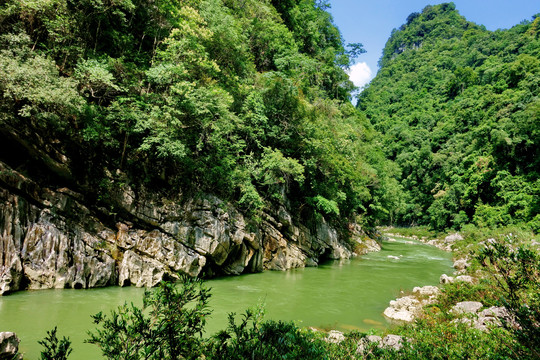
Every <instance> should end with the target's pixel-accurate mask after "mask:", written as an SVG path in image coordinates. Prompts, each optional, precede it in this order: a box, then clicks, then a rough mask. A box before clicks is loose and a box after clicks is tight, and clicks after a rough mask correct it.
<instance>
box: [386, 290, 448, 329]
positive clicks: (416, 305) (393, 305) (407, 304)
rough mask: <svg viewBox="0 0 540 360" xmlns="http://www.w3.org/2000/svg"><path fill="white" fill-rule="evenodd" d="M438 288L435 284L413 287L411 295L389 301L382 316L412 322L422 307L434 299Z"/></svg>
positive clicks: (438, 291)
mask: <svg viewBox="0 0 540 360" xmlns="http://www.w3.org/2000/svg"><path fill="white" fill-rule="evenodd" d="M439 293H440V289H439V288H438V287H436V286H423V287H415V288H414V289H413V295H410V296H403V297H400V298H398V299H396V300H391V301H390V306H388V307H387V308H386V309H385V310H384V316H386V317H387V318H389V319H391V320H396V321H404V322H412V321H414V319H415V318H416V316H418V314H419V313H420V312H421V311H422V307H423V306H425V305H429V304H432V303H434V302H435V301H436V299H437V296H438V294H439Z"/></svg>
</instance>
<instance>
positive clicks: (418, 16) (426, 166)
mask: <svg viewBox="0 0 540 360" xmlns="http://www.w3.org/2000/svg"><path fill="white" fill-rule="evenodd" d="M539 34H540V18H538V17H534V18H533V21H524V22H523V23H521V24H519V25H516V26H515V27H513V28H511V29H509V30H498V31H495V32H491V31H487V30H486V29H485V28H484V27H482V26H479V25H476V24H474V23H471V22H468V21H466V20H465V19H464V18H463V17H462V16H460V15H459V13H458V12H457V11H456V10H455V6H454V5H453V4H452V3H449V4H441V5H437V6H428V7H426V8H425V9H424V10H423V11H422V12H421V13H413V14H411V15H410V16H409V17H408V18H407V22H406V24H404V25H403V26H402V27H401V28H399V29H397V30H394V32H393V33H392V36H391V37H390V39H389V40H388V42H387V44H386V47H385V49H384V53H383V56H382V58H381V60H380V65H381V69H380V71H379V73H378V74H377V77H376V78H375V79H374V80H373V81H372V83H371V84H370V85H369V87H368V88H367V89H366V90H364V91H363V92H362V93H361V95H360V99H359V103H358V107H359V108H360V109H361V110H362V111H363V112H364V113H365V114H366V115H367V117H368V119H369V120H370V122H371V123H372V124H373V125H374V127H375V129H376V130H377V131H379V132H380V133H382V134H383V136H382V145H383V148H384V149H385V153H386V156H387V157H388V158H389V159H392V160H393V161H394V162H395V164H397V165H398V167H399V171H400V176H399V182H400V186H401V187H402V189H403V193H402V196H401V199H400V201H399V202H398V203H399V206H398V207H397V208H395V209H393V211H394V212H395V213H394V214H393V217H392V218H389V219H388V220H389V221H393V222H395V223H398V224H402V225H407V224H424V225H430V226H431V227H432V228H435V229H439V230H440V229H444V228H448V227H454V228H456V229H459V228H460V227H462V226H463V225H464V224H467V223H473V224H475V225H477V226H480V227H498V226H504V225H511V224H525V226H527V227H529V228H530V229H533V230H534V231H538V230H539V224H540V223H539V220H540V217H539V216H540V215H539V213H540V202H539V201H540V200H539V199H540V196H539V195H540V178H539V174H540V173H539V169H540V163H539V161H540V153H539V149H540V146H539V145H540V138H539V134H540V133H539V126H538V124H539V123H540V100H539V97H538V96H539V91H540V90H539V89H540V86H539V83H540V37H539V36H540V35H539Z"/></svg>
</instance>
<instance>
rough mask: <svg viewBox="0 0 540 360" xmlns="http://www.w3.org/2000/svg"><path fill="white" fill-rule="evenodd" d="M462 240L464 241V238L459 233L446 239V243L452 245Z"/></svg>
mask: <svg viewBox="0 0 540 360" xmlns="http://www.w3.org/2000/svg"><path fill="white" fill-rule="evenodd" d="M461 240H463V236H461V235H460V234H459V233H455V234H451V235H448V236H447V237H445V238H444V241H445V242H446V243H450V244H452V243H455V242H456V241H461Z"/></svg>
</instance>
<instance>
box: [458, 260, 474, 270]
mask: <svg viewBox="0 0 540 360" xmlns="http://www.w3.org/2000/svg"><path fill="white" fill-rule="evenodd" d="M469 266H471V263H470V262H469V260H468V259H457V260H456V261H454V269H456V270H457V271H463V270H465V269H466V268H468V267H469Z"/></svg>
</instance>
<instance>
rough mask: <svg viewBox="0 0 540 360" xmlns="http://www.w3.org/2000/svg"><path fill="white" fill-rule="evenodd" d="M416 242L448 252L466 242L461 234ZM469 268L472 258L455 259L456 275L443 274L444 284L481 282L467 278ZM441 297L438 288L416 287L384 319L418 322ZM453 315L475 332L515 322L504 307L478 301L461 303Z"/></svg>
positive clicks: (457, 305)
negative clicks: (426, 308)
mask: <svg viewBox="0 0 540 360" xmlns="http://www.w3.org/2000/svg"><path fill="white" fill-rule="evenodd" d="M386 235H389V236H399V235H391V234H386ZM412 239H415V240H420V241H422V242H424V243H426V244H429V245H433V246H436V247H438V248H439V249H442V250H445V251H451V250H452V246H453V245H454V244H455V243H456V241H460V240H463V238H462V237H461V235H459V234H452V235H449V236H447V237H446V238H445V239H444V240H442V241H441V240H438V239H435V240H426V239H418V237H412ZM469 266H470V261H469V259H468V258H459V259H455V260H454V264H453V267H454V269H455V271H454V276H449V275H447V274H442V275H441V277H440V281H439V282H440V284H441V285H442V284H448V283H454V282H461V283H463V284H474V283H477V282H478V279H476V278H474V277H473V276H470V275H463V274H464V273H466V269H467V268H468V267H469ZM440 294H441V290H440V288H439V287H437V286H423V287H415V288H414V289H413V291H412V294H410V295H406V296H403V297H400V298H397V299H395V300H392V301H390V304H389V306H388V307H387V308H386V309H385V310H384V316H385V317H387V318H388V319H390V320H392V321H396V322H402V323H403V322H404V323H413V322H414V321H415V319H417V318H418V317H421V316H422V315H423V309H424V307H425V306H428V305H434V304H437V301H438V297H439V295H440ZM450 313H451V314H453V315H454V316H455V317H456V319H455V320H454V322H456V323H466V324H468V325H470V326H471V327H473V328H475V329H479V330H483V331H487V330H488V329H489V327H493V326H502V323H503V322H506V323H508V322H512V321H513V319H511V316H510V314H509V312H508V310H507V309H505V308H504V307H496V306H491V307H485V306H484V304H482V303H481V302H478V301H461V302H457V303H456V304H455V305H454V306H453V307H452V309H451V310H450Z"/></svg>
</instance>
